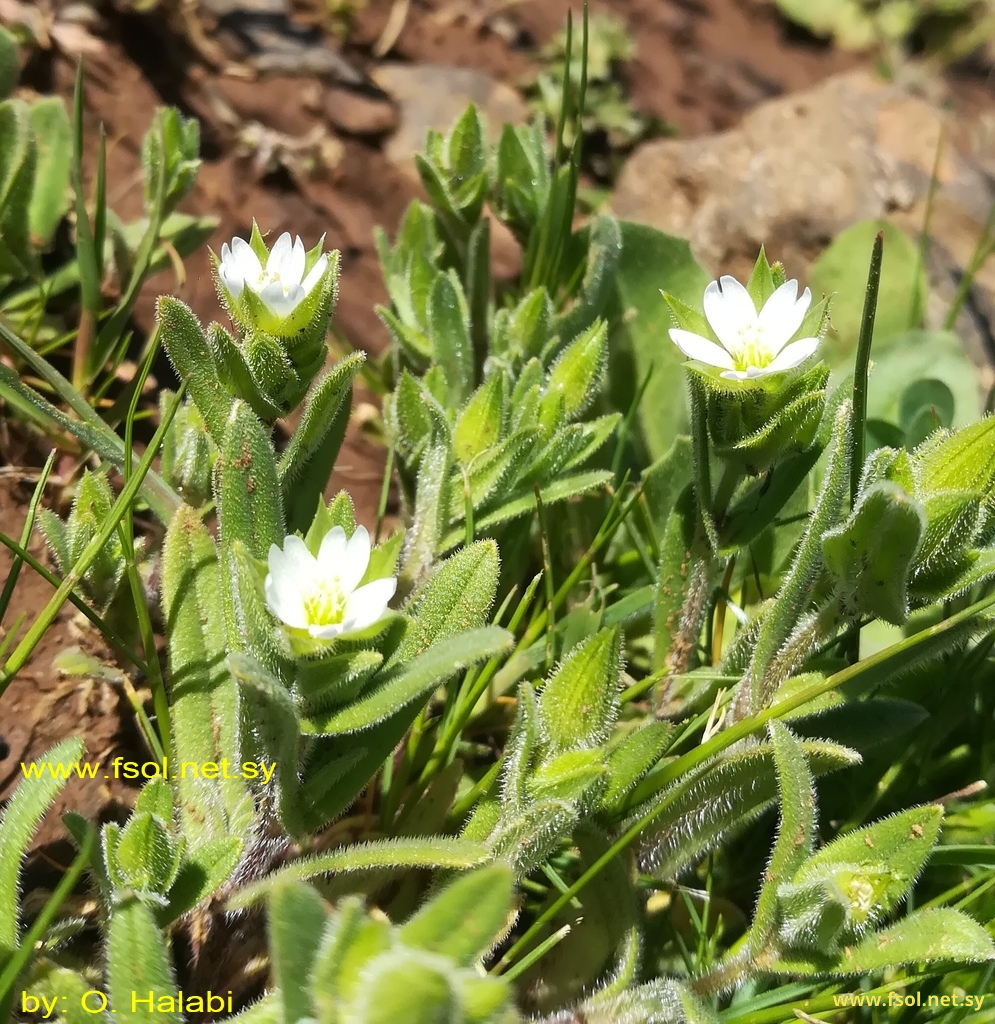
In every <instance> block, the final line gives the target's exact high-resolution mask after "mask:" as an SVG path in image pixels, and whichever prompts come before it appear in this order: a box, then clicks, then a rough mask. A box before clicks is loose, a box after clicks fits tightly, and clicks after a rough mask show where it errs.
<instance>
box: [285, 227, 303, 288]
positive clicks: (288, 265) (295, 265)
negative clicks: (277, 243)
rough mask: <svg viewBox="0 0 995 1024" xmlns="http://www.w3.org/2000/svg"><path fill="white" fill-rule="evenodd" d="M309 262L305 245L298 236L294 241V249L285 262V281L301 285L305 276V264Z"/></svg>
mask: <svg viewBox="0 0 995 1024" xmlns="http://www.w3.org/2000/svg"><path fill="white" fill-rule="evenodd" d="M306 262H307V253H306V252H305V250H304V243H303V242H302V241H301V236H300V235H298V236H297V238H296V239H295V240H294V247H293V249H291V250H290V255H289V256H287V258H286V261H285V264H284V266H285V269H284V272H283V276H284V278H285V281H286V282H288V283H293V284H300V283H301V278H302V277H303V276H304V264H305V263H306Z"/></svg>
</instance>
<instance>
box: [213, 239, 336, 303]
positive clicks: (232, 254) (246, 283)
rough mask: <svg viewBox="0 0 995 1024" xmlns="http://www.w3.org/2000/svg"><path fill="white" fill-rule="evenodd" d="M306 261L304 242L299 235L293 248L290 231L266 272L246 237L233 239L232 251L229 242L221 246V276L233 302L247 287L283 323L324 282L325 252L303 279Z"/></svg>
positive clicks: (269, 260) (272, 252) (273, 252)
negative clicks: (320, 282) (319, 283)
mask: <svg viewBox="0 0 995 1024" xmlns="http://www.w3.org/2000/svg"><path fill="white" fill-rule="evenodd" d="M306 262H307V254H306V253H305V251H304V243H303V242H302V241H301V239H300V236H298V237H297V238H296V239H295V240H294V243H293V245H291V243H290V232H289V231H284V233H283V234H282V235H280V237H279V238H278V239H277V240H276V242H275V243H274V245H273V248H272V249H271V250H270V254H269V257H268V258H267V260H266V268H265V269H263V265H262V264H261V263H260V262H259V257H258V256H257V255H256V254H255V253H254V252H253V250H252V246H251V245H249V243H248V242H247V241H245V239H244V238H233V239H232V241H231V247H230V248H229V246H228V243H227V242H225V244H224V245H222V246H221V263H220V264H219V265H218V277H219V278H220V279H221V283H222V284H223V285H224V286H225V288H226V289H227V291H228V294H229V295H231V297H232V298H233V299H237V298H238V297H239V296H240V295H241V294H242V291H243V289H245V288H248V289H249V290H250V291H252V292H254V293H255V294H256V295H258V296H259V298H260V300H261V301H262V302H263V304H264V305H265V306H266V308H267V309H268V310H269V311H270V312H271V313H272V314H273V315H274V316H275V317H278V318H279V319H281V320H282V319H283V318H284V317H287V316H290V314H291V313H292V312H293V311H294V310H295V309H296V308H297V306H298V304H299V303H300V302H301V300H302V299H304V298H306V297H307V296H308V295H310V294H311V292H312V291H313V290H314V287H315V285H317V284H318V282H319V281H320V280H321V279H322V277H323V275H324V273H325V269H326V267H327V266H328V254H327V253H323V254H322V255H321V256H320V257H319V258H318V261H317V262H316V263H315V265H314V266H313V267H312V268H311V271H310V273H309V274H308V275H307V277H304V265H305V263H306Z"/></svg>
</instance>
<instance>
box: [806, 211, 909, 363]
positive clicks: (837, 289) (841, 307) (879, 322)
mask: <svg viewBox="0 0 995 1024" xmlns="http://www.w3.org/2000/svg"><path fill="white" fill-rule="evenodd" d="M879 231H880V232H883V233H884V261H883V263H882V266H881V286H880V290H879V292H878V305H877V313H876V315H875V318H874V335H873V339H872V348H871V352H872V358H873V359H874V360H877V359H878V357H879V354H880V353H881V352H882V351H883V350H884V348H885V346H886V345H887V344H888V342H889V341H890V340H892V339H894V338H896V336H897V335H899V334H901V333H902V332H904V331H906V330H908V329H909V327H918V326H919V325H920V323H921V321H922V316H923V303H924V300H925V296H926V294H927V285H926V278H925V273H924V271H923V268H922V266H921V265H920V260H919V253H918V250H917V248H916V245H915V243H914V242H913V241H912V240H911V239H910V238H908V237H907V236H906V235H905V234H904V233H903V232H901V231H900V230H899V229H898V228H896V227H895V226H894V225H893V224H891V223H890V222H889V221H884V220H880V221H879V220H871V221H862V222H861V223H859V224H854V225H853V226H852V227H850V228H847V229H845V230H844V231H842V232H841V233H840V234H839V235H837V236H836V238H835V239H833V241H832V243H831V244H830V245H829V247H828V248H827V249H826V250H825V251H824V252H823V254H822V255H821V256H820V257H819V259H818V260H817V261H816V263H815V265H814V266H813V267H812V270H811V273H810V274H809V285H810V287H811V289H812V291H813V292H814V293H815V295H816V296H818V295H819V294H820V293H822V294H825V295H829V294H830V293H835V295H834V298H833V301H832V317H831V322H832V326H831V327H830V331H829V335H828V337H827V338H826V342H825V343H824V345H823V354H824V357H825V358H826V359H828V360H829V362H830V363H831V364H832V365H833V366H849V365H850V364H851V363H852V362H853V354H854V352H855V351H856V346H857V336H858V334H859V333H860V322H861V317H862V316H863V308H864V291H865V288H866V284H867V280H866V278H867V261H868V259H869V257H870V253H871V248H872V247H873V244H874V238H875V236H876V235H877V234H878V232H879Z"/></svg>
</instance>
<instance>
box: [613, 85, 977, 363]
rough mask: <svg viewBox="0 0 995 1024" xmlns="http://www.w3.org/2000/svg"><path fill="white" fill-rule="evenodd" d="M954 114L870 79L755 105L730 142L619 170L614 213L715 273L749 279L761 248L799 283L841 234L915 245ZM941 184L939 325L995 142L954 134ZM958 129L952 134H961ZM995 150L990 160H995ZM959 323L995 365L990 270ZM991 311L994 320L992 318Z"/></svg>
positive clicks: (655, 154)
mask: <svg viewBox="0 0 995 1024" xmlns="http://www.w3.org/2000/svg"><path fill="white" fill-rule="evenodd" d="M949 120H950V115H948V114H946V113H945V112H944V111H942V110H941V109H939V108H938V106H937V105H935V104H934V103H932V102H930V101H928V100H926V99H924V98H923V97H921V96H917V95H913V94H912V93H911V92H909V91H907V90H906V89H903V88H902V87H900V86H898V85H895V84H893V83H886V82H882V81H880V80H878V79H877V78H875V77H874V76H873V75H872V74H870V73H869V72H866V71H858V72H851V73H847V74H845V75H840V76H837V77H835V78H831V79H829V80H827V81H826V82H824V83H822V84H821V85H819V86H817V87H816V88H814V89H811V90H809V91H807V92H802V93H796V94H794V95H791V96H788V97H785V98H779V99H776V100H771V101H769V102H767V103H764V104H761V105H760V106H758V107H756V108H755V109H753V110H752V111H750V113H749V114H747V115H746V117H745V118H744V119H743V121H742V123H741V124H740V125H739V126H738V127H737V128H735V129H733V130H732V131H728V132H723V133H721V134H718V135H713V136H708V137H704V138H695V139H687V140H682V139H665V140H662V141H658V142H652V143H649V144H647V145H645V146H643V147H641V148H640V149H639V150H637V151H636V152H635V153H634V154H633V155H632V157H631V158H630V159H629V161H628V162H627V164H626V166H625V167H624V168H623V171H622V174H621V176H620V178H619V181H618V185H617V187H616V191H615V195H614V198H613V200H612V210H613V212H614V213H615V214H616V215H617V216H619V217H624V218H626V219H630V220H639V221H645V222H646V223H649V224H652V225H653V226H655V227H657V228H660V229H661V230H662V231H667V232H669V233H671V234H675V235H681V236H683V237H685V238H688V239H689V240H690V243H691V248H692V250H693V251H694V253H695V255H696V256H697V258H698V259H699V260H700V261H701V263H702V264H703V265H704V266H705V267H707V268H708V269H709V270H710V271H712V272H714V273H718V272H726V273H734V274H738V275H740V276H745V275H746V274H748V273H749V269H750V267H751V266H752V263H753V261H754V260H755V259H756V254H757V251H758V249H759V247H760V245H761V244H764V245H766V246H767V251H768V253H769V254H770V255H771V258H777V259H780V260H782V261H783V262H784V264H785V266H786V268H788V270H789V272H790V273H791V274H792V275H797V276H799V277H804V276H805V272H806V270H807V268H808V267H809V266H810V265H811V263H812V261H813V260H814V259H815V258H816V257H817V256H818V255H819V254H820V253H821V252H822V250H823V249H824V248H825V246H826V245H827V244H828V242H829V241H830V240H831V239H832V238H833V236H835V235H836V234H837V233H838V232H839V231H840V230H842V229H843V228H845V227H848V226H849V225H851V224H853V223H855V222H857V221H860V220H865V219H870V218H882V217H884V218H887V219H889V220H891V221H893V222H894V223H895V224H896V226H898V227H900V228H901V229H902V230H904V231H906V232H907V233H908V234H910V235H911V236H913V237H915V236H917V235H918V233H919V232H920V230H921V228H922V223H923V217H924V213H925V207H926V196H927V192H928V188H929V181H930V175H931V173H932V169H933V164H934V161H935V158H936V151H937V143H938V140H939V138H940V134H941V131H942V128H943V125H944V123H945V122H948V121H949ZM950 127H951V131H950V136H949V138H950V141H949V142H948V145H947V146H946V147H945V153H944V157H943V159H942V161H941V164H940V167H939V174H938V179H939V181H938V189H937V195H936V198H935V203H934V208H933V213H932V216H931V224H930V233H931V235H932V238H933V242H934V249H935V250H936V251H935V253H934V254H933V255H932V256H931V258H930V260H929V261H928V267H929V270H930V273H931V277H932V279H933V284H934V288H935V291H936V299H937V300H938V301H937V302H935V303H932V304H931V306H930V308H929V310H928V311H927V315H928V317H929V319H930V321H932V322H931V323H930V326H934V325H935V321H936V320H937V318H939V317H942V312H943V310H945V308H946V303H947V301H949V298H950V296H951V295H952V293H953V289H954V288H955V287H956V281H957V279H958V274H959V272H960V271H961V270H962V269H963V268H964V267H965V266H966V265H967V263H968V261H969V260H970V257H971V254H972V252H973V251H974V248H975V245H976V244H977V241H978V237H979V235H980V232H981V230H982V226H983V224H984V221H985V218H986V217H987V215H988V211H989V209H990V208H991V206H992V203H993V202H995V182H993V180H992V177H991V175H990V173H986V171H987V170H988V169H989V168H990V167H991V166H992V165H993V164H995V159H993V158H995V147H993V141H995V133H993V132H992V130H991V126H990V125H989V126H988V127H987V129H985V128H984V126H982V128H981V129H979V128H978V126H976V125H972V126H965V125H963V124H962V123H958V124H957V125H951V126H950ZM954 128H956V129H957V130H953V129H954ZM990 147H992V148H990ZM975 291H976V293H977V294H976V295H975V296H972V300H971V301H970V302H969V303H968V304H967V308H966V309H965V311H964V314H963V315H962V318H961V322H959V323H958V328H960V330H961V333H962V336H963V337H964V339H965V342H966V344H967V347H968V349H969V350H970V351H971V354H972V356H973V357H974V358H975V359H976V360H977V361H978V362H979V363H983V362H985V361H986V360H990V359H992V358H993V357H995V343H993V332H995V323H993V322H992V321H991V319H990V317H989V315H988V314H990V312H991V310H992V308H993V305H995V304H993V301H992V297H993V296H995V260H993V261H990V262H989V264H988V266H987V267H986V268H984V270H983V271H982V273H981V274H979V275H978V278H977V281H976V288H975ZM986 311H987V312H986Z"/></svg>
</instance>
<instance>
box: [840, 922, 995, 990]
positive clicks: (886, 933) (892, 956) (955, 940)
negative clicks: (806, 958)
mask: <svg viewBox="0 0 995 1024" xmlns="http://www.w3.org/2000/svg"><path fill="white" fill-rule="evenodd" d="M991 960H995V944H993V943H992V940H991V937H990V936H989V935H988V932H987V931H985V929H984V928H982V927H981V925H979V924H978V923H977V922H976V921H973V920H972V919H971V918H970V917H968V916H967V914H964V913H961V912H960V911H959V910H954V909H953V908H951V907H939V908H937V909H935V910H920V911H917V912H916V913H914V914H911V915H909V917H907V918H906V919H905V920H904V921H899V922H898V924H895V925H892V926H891V927H890V928H885V929H882V930H881V931H879V932H876V933H875V934H873V935H869V936H868V937H867V938H866V939H865V940H864V941H863V942H862V943H860V944H859V945H858V946H855V947H854V948H853V949H851V950H850V951H849V955H848V954H847V953H846V952H844V954H843V957H842V959H841V966H842V967H843V968H844V969H845V970H846V973H848V974H858V973H859V974H867V973H869V972H870V971H877V970H882V969H893V968H895V967H899V966H904V965H906V964H909V965H911V964H919V963H925V964H935V963H949V964H976V963H986V962H989V961H991Z"/></svg>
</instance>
